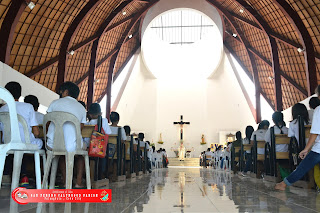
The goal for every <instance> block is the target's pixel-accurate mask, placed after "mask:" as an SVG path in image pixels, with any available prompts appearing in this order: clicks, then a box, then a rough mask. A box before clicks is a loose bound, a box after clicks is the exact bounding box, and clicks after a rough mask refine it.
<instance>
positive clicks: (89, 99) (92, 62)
mask: <svg viewBox="0 0 320 213" xmlns="http://www.w3.org/2000/svg"><path fill="white" fill-rule="evenodd" d="M98 44H99V39H97V40H95V41H94V42H93V44H92V48H91V57H90V65H89V72H88V94H87V108H88V110H89V106H90V105H91V104H92V102H93V96H94V83H95V80H94V75H95V71H96V59H97V52H98Z"/></svg>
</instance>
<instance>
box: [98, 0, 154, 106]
mask: <svg viewBox="0 0 320 213" xmlns="http://www.w3.org/2000/svg"><path fill="white" fill-rule="evenodd" d="M157 2H159V0H150V2H149V3H148V4H147V5H146V6H145V7H143V8H142V9H141V10H140V11H139V12H137V13H136V16H135V18H133V19H131V21H130V24H129V25H128V26H127V28H126V30H125V32H124V33H123V34H122V36H121V39H120V41H119V42H118V44H117V46H116V47H117V48H118V49H119V51H118V52H117V53H116V54H115V55H114V56H115V58H116V59H115V61H114V64H115V63H116V61H117V58H118V54H119V52H120V51H121V48H122V46H123V44H124V43H125V42H126V40H127V38H128V34H129V33H130V31H131V30H132V29H133V27H134V26H135V24H136V23H137V22H138V21H139V19H140V18H141V17H142V16H143V15H144V14H146V13H147V12H148V10H149V9H150V8H151V7H153V6H154V5H155V4H156V3H157ZM114 56H112V59H113V57H114ZM114 67H115V66H113V68H114ZM108 72H111V71H110V69H109V70H108ZM113 72H114V69H113V70H112V75H113ZM109 74H110V73H108V82H107V86H106V89H105V91H103V92H102V93H101V94H100V96H99V98H98V99H97V102H100V101H101V100H102V98H103V97H104V96H105V95H107V96H111V95H110V94H111V89H109V87H108V86H109V85H112V83H113V80H112V79H113V76H112V78H111V77H110V78H111V81H110V79H109ZM110 87H111V86H110ZM110 101H111V99H110V100H107V110H108V109H109V111H110V110H111V102H110Z"/></svg>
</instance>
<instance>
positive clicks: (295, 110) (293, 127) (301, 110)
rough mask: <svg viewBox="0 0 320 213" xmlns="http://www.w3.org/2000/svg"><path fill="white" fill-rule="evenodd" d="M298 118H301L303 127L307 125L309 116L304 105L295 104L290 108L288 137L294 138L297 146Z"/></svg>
mask: <svg viewBox="0 0 320 213" xmlns="http://www.w3.org/2000/svg"><path fill="white" fill-rule="evenodd" d="M298 116H301V117H302V119H303V121H304V125H309V124H310V123H309V115H308V110H307V107H306V106H305V105H304V104H301V103H297V104H295V105H294V106H293V107H292V121H291V122H290V124H289V131H288V137H289V138H291V137H295V138H296V140H297V142H298V144H299V143H300V142H299V120H298Z"/></svg>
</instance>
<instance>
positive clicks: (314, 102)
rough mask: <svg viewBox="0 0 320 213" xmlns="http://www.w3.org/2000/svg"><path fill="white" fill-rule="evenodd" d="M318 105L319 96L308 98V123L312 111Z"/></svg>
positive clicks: (319, 101) (311, 116)
mask: <svg viewBox="0 0 320 213" xmlns="http://www.w3.org/2000/svg"><path fill="white" fill-rule="evenodd" d="M319 105H320V100H319V98H317V97H312V98H310V100H309V107H310V110H308V114H309V120H310V123H312V118H313V112H314V110H315V109H316V108H317V107H318V106H319Z"/></svg>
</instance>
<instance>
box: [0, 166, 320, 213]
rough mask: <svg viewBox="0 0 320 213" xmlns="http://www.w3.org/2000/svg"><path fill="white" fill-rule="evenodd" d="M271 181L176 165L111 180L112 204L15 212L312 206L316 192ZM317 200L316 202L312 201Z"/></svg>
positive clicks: (153, 212) (150, 212)
mask: <svg viewBox="0 0 320 213" xmlns="http://www.w3.org/2000/svg"><path fill="white" fill-rule="evenodd" d="M273 185H274V184H272V183H269V182H263V181H262V180H257V179H253V178H243V177H241V178H240V177H238V176H236V177H231V175H230V173H229V172H222V171H215V170H212V169H202V168H188V167H184V168H183V167H180V168H179V167H176V168H169V169H159V170H157V171H154V172H153V173H152V174H150V175H145V176H143V177H140V178H137V179H136V180H133V181H131V180H127V181H126V182H123V183H113V184H111V185H110V188H111V189H112V190H113V202H112V203H111V204H97V203H91V204H72V205H71V206H70V205H68V204H50V205H49V204H45V205H44V206H42V210H45V211H40V207H41V206H40V205H38V209H37V204H28V205H25V206H19V212H36V211H37V210H38V211H37V212H49V213H57V212H69V211H70V209H71V211H72V212H85V213H87V212H89V213H96V212H108V213H113V212H116V213H119V212H124V213H132V212H147V213H158V212H159V213H162V212H165V213H170V212H179V213H188V212H194V213H195V212H206V213H207V212H208V213H209V212H297V213H298V212H299V213H301V212H303V213H305V212H317V210H320V195H318V194H317V193H316V192H315V191H309V190H303V189H298V188H290V190H288V191H286V192H276V191H274V190H273ZM1 192H2V193H0V194H1V195H0V196H1V197H0V203H1V205H0V212H9V205H8V203H9V197H6V196H4V195H5V194H6V193H3V192H4V190H3V189H1ZM316 203H317V205H316Z"/></svg>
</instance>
